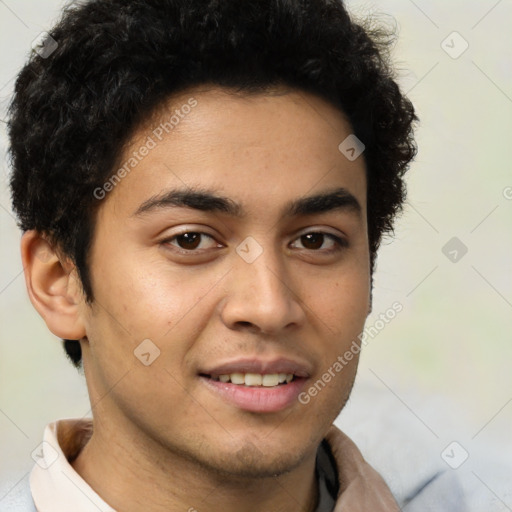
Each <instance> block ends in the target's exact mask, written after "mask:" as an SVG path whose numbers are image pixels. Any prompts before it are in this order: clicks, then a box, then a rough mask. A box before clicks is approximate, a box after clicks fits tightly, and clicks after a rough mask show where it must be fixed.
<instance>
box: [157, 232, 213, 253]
mask: <svg viewBox="0 0 512 512" xmlns="http://www.w3.org/2000/svg"><path fill="white" fill-rule="evenodd" d="M163 243H164V244H166V245H171V246H173V247H175V248H177V249H181V251H182V252H186V251H190V252H198V253H199V252H202V250H203V249H211V248H213V247H219V244H217V243H216V241H215V239H214V238H213V237H212V236H210V235H207V234H206V233H201V232H197V231H187V232H185V233H180V234H179V235H174V236H173V237H171V238H169V239H167V240H164V242H163ZM196 249H197V250H196Z"/></svg>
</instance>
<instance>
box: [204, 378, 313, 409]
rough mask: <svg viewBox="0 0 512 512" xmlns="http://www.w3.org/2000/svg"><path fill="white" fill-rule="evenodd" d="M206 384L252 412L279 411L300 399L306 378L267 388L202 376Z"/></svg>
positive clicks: (225, 399) (230, 402)
mask: <svg viewBox="0 0 512 512" xmlns="http://www.w3.org/2000/svg"><path fill="white" fill-rule="evenodd" d="M200 378H201V380H202V381H203V382H204V383H205V385H206V386H208V388H209V389H210V390H212V391H213V392H214V393H216V394H217V395H218V396H220V397H221V398H222V399H223V400H224V401H226V402H228V403H229V404H231V405H234V406H236V407H238V408H239V409H243V410H245V411H250V412H278V411H282V410H284V409H286V408H287V407H290V406H291V405H292V404H293V403H294V402H297V401H298V396H299V394H300V392H301V390H302V389H303V388H304V384H305V382H306V379H305V378H295V379H294V380H293V381H292V382H290V383H288V384H285V385H281V386H275V387H271V388H266V387H263V386H245V385H239V384H232V383H231V382H220V381H218V380H213V379H210V378H208V377H202V376H201V377H200Z"/></svg>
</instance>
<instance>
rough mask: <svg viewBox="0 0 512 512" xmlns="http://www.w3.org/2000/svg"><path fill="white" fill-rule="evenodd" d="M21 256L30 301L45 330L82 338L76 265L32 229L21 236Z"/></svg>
mask: <svg viewBox="0 0 512 512" xmlns="http://www.w3.org/2000/svg"><path fill="white" fill-rule="evenodd" d="M21 259H22V261H23V271H24V274H25V282H26V285H27V291H28V295H29V298H30V302H32V304H33V306H34V307H35V308H36V310H37V311H38V313H39V314H40V315H41V316H42V317H43V319H44V321H45V322H46V325H47V326H48V329H50V331H51V332H52V333H53V334H55V335H56V336H58V337H59V338H63V339H67V340H80V339H82V338H83V337H84V336H85V327H84V325H85V324H84V322H83V319H82V315H81V312H82V311H83V309H82V307H81V305H82V304H83V302H84V298H83V294H82V288H81V286H80V282H79V279H78V275H77V272H76V268H75V266H74V265H73V264H72V263H71V262H70V260H69V259H67V258H64V257H63V256H62V255H60V254H59V253H58V251H56V250H55V249H54V247H53V246H52V245H51V244H50V243H49V242H48V241H47V240H46V238H44V236H43V235H42V234H41V233H38V232H37V231H34V230H30V231H26V232H25V233H24V234H23V236H22V238H21Z"/></svg>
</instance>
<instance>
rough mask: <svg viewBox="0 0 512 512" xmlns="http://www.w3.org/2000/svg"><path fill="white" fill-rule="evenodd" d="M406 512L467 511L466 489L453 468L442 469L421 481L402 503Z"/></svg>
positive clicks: (402, 507)
mask: <svg viewBox="0 0 512 512" xmlns="http://www.w3.org/2000/svg"><path fill="white" fill-rule="evenodd" d="M400 506H401V509H402V510H403V511H404V512H430V511H432V512H443V511H446V512H465V511H466V510H467V504H466V500H465V498H464V491H463V488H462V485H461V482H460V481H459V478H458V477H457V475H456V474H455V473H454V472H452V471H451V470H445V471H440V472H438V473H436V474H434V475H432V476H431V477H430V478H427V480H426V481H423V482H420V483H419V484H418V486H417V487H416V489H414V490H413V491H412V492H411V493H410V495H409V496H406V497H405V499H404V500H403V501H402V502H401V503H400Z"/></svg>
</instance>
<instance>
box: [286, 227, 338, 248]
mask: <svg viewBox="0 0 512 512" xmlns="http://www.w3.org/2000/svg"><path fill="white" fill-rule="evenodd" d="M297 241H299V242H300V243H301V244H302V247H303V248H304V249H307V250H312V251H319V252H324V253H331V252H335V251H339V250H341V249H342V248H345V247H348V243H347V241H346V240H345V239H343V238H340V237H338V236H336V235H333V234H331V233H323V232H322V231H318V232H317V231H311V232H309V233H305V234H303V235H301V236H300V237H299V238H297ZM296 243H297V242H294V243H293V244H292V247H295V248H297V247H296V245H295V244H296ZM298 249H301V247H298Z"/></svg>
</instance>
